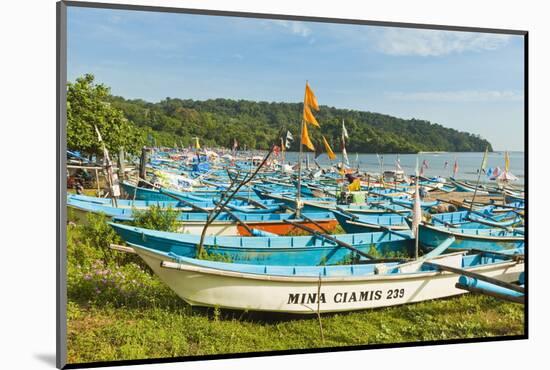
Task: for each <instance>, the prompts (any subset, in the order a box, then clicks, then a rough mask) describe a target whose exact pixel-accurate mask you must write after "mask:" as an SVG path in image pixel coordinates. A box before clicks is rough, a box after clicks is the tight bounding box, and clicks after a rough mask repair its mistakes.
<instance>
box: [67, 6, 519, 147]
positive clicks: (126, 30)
mask: <svg viewBox="0 0 550 370" xmlns="http://www.w3.org/2000/svg"><path fill="white" fill-rule="evenodd" d="M67 14H68V32H67V34H68V50H67V63H68V65H67V67H68V69H67V74H68V76H67V78H68V80H69V81H74V80H75V79H76V78H77V77H79V76H82V75H83V74H85V73H92V74H94V75H95V77H96V81H97V82H100V83H104V84H106V85H107V86H109V87H111V92H112V93H113V94H114V95H119V96H123V97H125V98H129V99H134V98H140V99H144V100H146V101H150V102H158V101H160V100H162V99H165V98H166V97H171V98H182V99H196V100H206V99H211V98H230V99H245V100H254V101H270V102H300V101H302V100H303V94H304V86H305V81H306V80H307V81H309V84H310V86H311V87H312V89H313V91H314V92H315V94H316V96H317V99H318V101H319V104H320V105H328V106H332V107H337V108H344V109H356V110H362V111H370V112H378V113H383V114H389V115H392V116H396V117H400V118H405V119H408V118H417V119H424V120H428V121H430V122H432V123H439V124H441V125H443V126H445V127H451V128H455V129H457V130H460V131H466V132H471V133H474V134H479V135H480V136H481V137H483V138H486V139H487V140H489V141H490V142H491V143H492V145H493V148H494V149H495V150H523V141H524V59H523V58H524V39H523V36H516V35H504V34H489V33H472V32H458V31H438V30H419V29H406V28H396V27H380V26H365V25H344V24H330V23H320V22H298V21H282V20H268V19H252V18H239V17H220V16H209V15H191V14H172V13H156V12H142V11H127V10H111V9H90V8H78V7H69V8H68V13H67ZM297 119H299V118H298V117H297ZM321 125H322V122H321Z"/></svg>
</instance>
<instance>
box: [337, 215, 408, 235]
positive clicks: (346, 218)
mask: <svg viewBox="0 0 550 370" xmlns="http://www.w3.org/2000/svg"><path fill="white" fill-rule="evenodd" d="M332 213H333V214H334V217H335V218H336V220H337V221H338V223H339V224H340V226H341V227H342V228H343V229H344V231H345V232H347V233H367V232H376V231H383V230H388V229H391V230H395V231H399V230H409V225H408V224H407V222H406V217H405V216H401V215H399V214H383V215H374V216H373V215H367V214H353V213H349V212H342V211H336V210H333V211H332Z"/></svg>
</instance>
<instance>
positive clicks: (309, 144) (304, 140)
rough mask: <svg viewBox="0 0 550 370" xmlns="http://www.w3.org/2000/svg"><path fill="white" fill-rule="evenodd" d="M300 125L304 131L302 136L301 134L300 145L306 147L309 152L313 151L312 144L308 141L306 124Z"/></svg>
mask: <svg viewBox="0 0 550 370" xmlns="http://www.w3.org/2000/svg"><path fill="white" fill-rule="evenodd" d="M302 125H304V131H303V134H302V144H304V145H305V146H307V147H308V148H309V150H313V151H315V147H314V146H313V143H312V142H311V140H310V139H309V134H308V133H307V123H306V122H304V123H302Z"/></svg>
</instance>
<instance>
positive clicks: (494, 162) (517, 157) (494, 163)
mask: <svg viewBox="0 0 550 370" xmlns="http://www.w3.org/2000/svg"><path fill="white" fill-rule="evenodd" d="M483 154H484V153H483V152H426V153H419V154H387V153H386V154H379V155H378V156H377V155H376V154H361V153H359V154H356V153H348V159H349V165H350V167H353V168H356V167H357V166H359V169H360V170H361V171H368V172H371V173H380V172H381V171H389V170H395V169H396V162H397V160H398V159H399V163H400V164H401V168H402V169H403V171H405V173H406V174H409V175H413V174H414V172H415V168H416V159H417V158H418V161H419V165H422V162H423V161H426V164H427V165H428V167H427V168H425V169H424V175H425V176H427V177H435V176H443V177H449V176H452V175H453V166H454V163H455V160H456V161H457V163H458V173H457V176H456V177H457V179H460V180H469V181H476V180H477V176H478V171H479V168H480V166H481V161H482V159H483ZM508 154H509V157H510V172H511V173H512V174H513V175H515V176H516V177H517V178H518V180H517V181H515V182H513V184H517V185H524V181H525V153H524V152H520V151H514V152H508ZM305 157H306V155H305V154H304V158H305ZM313 157H314V155H313V153H309V159H310V163H311V165H312V166H314V165H315V164H314V162H313ZM286 161H287V162H290V163H296V161H298V153H297V152H286ZM316 161H317V163H319V165H321V166H323V167H325V166H330V165H331V164H332V165H336V164H337V163H340V162H341V161H342V155H341V154H340V153H338V154H337V158H336V159H335V160H334V161H331V160H330V159H329V158H328V157H327V155H326V153H323V154H321V155H320V156H319V157H317V159H316ZM491 167H493V168H494V167H499V168H500V169H504V152H497V151H495V152H491V153H489V154H488V158H487V168H491ZM480 182H483V183H487V182H491V181H490V180H489V178H488V177H487V176H486V175H485V174H482V175H481V178H480Z"/></svg>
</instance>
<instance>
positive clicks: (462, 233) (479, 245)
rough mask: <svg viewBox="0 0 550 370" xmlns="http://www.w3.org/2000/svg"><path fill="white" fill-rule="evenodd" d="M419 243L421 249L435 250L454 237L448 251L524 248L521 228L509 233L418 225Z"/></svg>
mask: <svg viewBox="0 0 550 370" xmlns="http://www.w3.org/2000/svg"><path fill="white" fill-rule="evenodd" d="M418 228H419V231H418V234H419V242H420V244H421V245H422V246H423V247H426V248H435V247H437V246H438V245H439V244H441V243H442V242H443V241H444V240H446V239H447V238H449V237H450V236H454V237H455V241H454V243H453V244H452V245H451V246H450V247H449V249H461V250H462V249H465V250H469V249H476V250H483V251H501V250H508V249H518V248H524V244H525V238H524V230H523V228H514V229H511V231H508V230H506V229H502V228H473V229H468V228H449V227H440V226H432V225H426V224H420V225H419V227H418Z"/></svg>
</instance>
